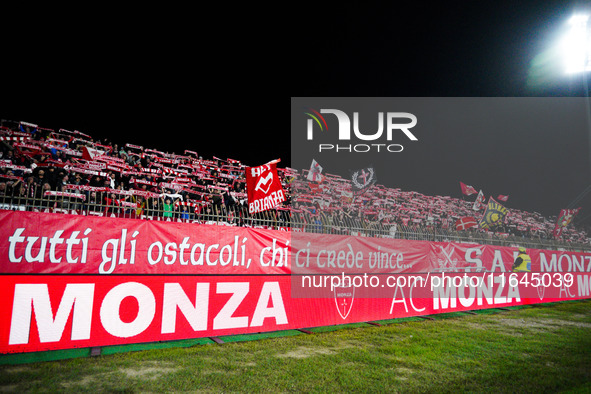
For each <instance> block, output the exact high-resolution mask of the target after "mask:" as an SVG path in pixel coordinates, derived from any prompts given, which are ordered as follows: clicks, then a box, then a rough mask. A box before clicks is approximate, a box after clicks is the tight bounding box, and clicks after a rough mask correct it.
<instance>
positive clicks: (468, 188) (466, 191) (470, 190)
mask: <svg viewBox="0 0 591 394" xmlns="http://www.w3.org/2000/svg"><path fill="white" fill-rule="evenodd" d="M460 187H461V188H462V193H464V194H465V195H467V196H470V195H472V194H475V193H476V189H474V188H473V187H472V186H470V185H466V184H465V183H463V182H460Z"/></svg>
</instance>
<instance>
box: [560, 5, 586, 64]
mask: <svg viewBox="0 0 591 394" xmlns="http://www.w3.org/2000/svg"><path fill="white" fill-rule="evenodd" d="M568 23H569V25H570V30H569V31H568V33H567V34H566V36H565V38H564V41H563V43H562V47H563V50H564V61H565V67H566V70H565V71H566V73H567V74H575V73H582V72H586V71H591V37H590V35H589V15H586V14H575V15H573V16H572V17H571V18H570V19H569V21H568Z"/></svg>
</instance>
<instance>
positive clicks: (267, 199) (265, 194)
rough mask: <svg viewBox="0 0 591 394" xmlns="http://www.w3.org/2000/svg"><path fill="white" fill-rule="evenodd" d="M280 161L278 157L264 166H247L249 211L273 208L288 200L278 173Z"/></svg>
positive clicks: (254, 211)
mask: <svg viewBox="0 0 591 394" xmlns="http://www.w3.org/2000/svg"><path fill="white" fill-rule="evenodd" d="M280 161H281V160H280V159H277V160H273V161H270V162H268V163H267V164H263V165H262V166H258V167H246V168H245V173H246V192H247V196H248V212H249V213H251V214H253V213H257V212H263V211H267V210H269V209H273V208H275V207H277V206H278V205H279V204H281V203H282V202H283V201H285V200H286V198H285V193H284V192H283V187H281V180H280V179H279V176H278V175H277V163H279V162H280Z"/></svg>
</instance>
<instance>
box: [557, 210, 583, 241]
mask: <svg viewBox="0 0 591 394" xmlns="http://www.w3.org/2000/svg"><path fill="white" fill-rule="evenodd" d="M580 209H581V208H577V209H562V210H560V214H559V215H558V219H556V224H555V225H554V237H555V238H559V237H560V236H561V235H562V231H564V229H565V228H566V226H568V225H569V224H570V222H572V221H573V219H574V217H575V216H576V214H577V213H579V210H580Z"/></svg>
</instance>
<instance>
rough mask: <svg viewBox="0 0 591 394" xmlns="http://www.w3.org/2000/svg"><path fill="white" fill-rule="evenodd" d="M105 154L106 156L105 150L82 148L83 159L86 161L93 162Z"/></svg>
mask: <svg viewBox="0 0 591 394" xmlns="http://www.w3.org/2000/svg"><path fill="white" fill-rule="evenodd" d="M104 154H105V151H104V150H98V149H94V148H89V147H88V146H85V147H83V148H82V158H83V159H84V160H88V161H92V160H94V159H95V158H96V157H99V156H102V155H104Z"/></svg>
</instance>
